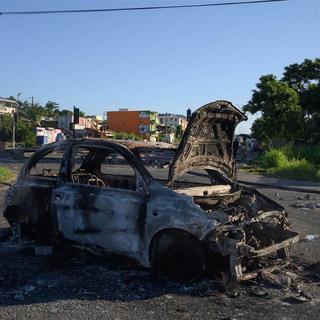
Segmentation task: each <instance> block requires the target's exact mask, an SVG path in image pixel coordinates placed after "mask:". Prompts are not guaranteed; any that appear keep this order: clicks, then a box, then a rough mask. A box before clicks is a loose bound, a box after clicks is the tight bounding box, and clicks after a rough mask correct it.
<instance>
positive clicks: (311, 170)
mask: <svg viewBox="0 0 320 320" xmlns="http://www.w3.org/2000/svg"><path fill="white" fill-rule="evenodd" d="M318 152H319V155H320V147H318V146H315V147H310V146H301V147H285V148H282V149H270V150H268V151H267V152H266V153H265V154H263V155H260V156H258V157H257V158H256V159H255V160H254V164H255V166H252V167H247V168H245V169H244V168H243V169H244V170H243V171H246V172H248V173H256V174H266V175H272V176H276V177H280V178H286V179H294V180H306V181H320V165H319V164H320V158H318Z"/></svg>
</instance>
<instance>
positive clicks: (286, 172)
mask: <svg viewBox="0 0 320 320" xmlns="http://www.w3.org/2000/svg"><path fill="white" fill-rule="evenodd" d="M319 106H320V59H319V58H316V59H314V60H310V59H305V60H304V61H303V62H302V63H300V64H298V63H294V64H291V65H289V66H286V67H285V68H284V72H283V77H282V78H281V79H280V80H279V79H277V77H276V76H275V75H272V74H269V75H263V76H261V77H260V79H259V82H258V83H257V84H256V88H255V89H254V90H253V93H252V97H251V99H250V101H249V102H248V103H247V104H246V105H245V106H244V107H243V110H244V111H246V112H250V113H252V114H256V113H257V114H259V117H258V118H257V119H256V120H255V122H254V123H253V125H252V128H251V130H252V135H253V137H254V138H256V139H257V140H258V141H259V143H260V144H261V145H263V147H264V148H265V150H267V152H266V153H265V154H264V155H262V156H261V155H260V156H258V157H257V159H255V161H254V163H255V167H250V168H247V169H245V170H246V171H247V172H259V173H266V174H271V175H275V176H279V177H284V178H290V179H302V180H309V181H319V180H320V108H319ZM279 146H283V147H282V148H280V147H279Z"/></svg>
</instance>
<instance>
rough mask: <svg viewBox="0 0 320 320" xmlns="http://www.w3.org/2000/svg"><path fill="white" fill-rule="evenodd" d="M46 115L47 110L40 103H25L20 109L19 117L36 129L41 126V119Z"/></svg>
mask: <svg viewBox="0 0 320 320" xmlns="http://www.w3.org/2000/svg"><path fill="white" fill-rule="evenodd" d="M45 115H46V113H45V109H44V108H43V107H42V106H41V105H40V104H38V103H34V104H32V105H31V104H29V103H28V102H27V101H25V102H23V104H22V105H21V106H20V108H19V117H20V118H21V119H23V120H24V121H27V122H28V123H29V124H31V125H32V126H34V127H36V126H39V125H40V121H41V118H42V117H44V116H45Z"/></svg>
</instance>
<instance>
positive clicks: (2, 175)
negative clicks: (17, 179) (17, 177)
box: [0, 167, 14, 183]
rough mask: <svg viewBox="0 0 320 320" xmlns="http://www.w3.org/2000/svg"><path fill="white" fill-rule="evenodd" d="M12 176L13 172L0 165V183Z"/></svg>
mask: <svg viewBox="0 0 320 320" xmlns="http://www.w3.org/2000/svg"><path fill="white" fill-rule="evenodd" d="M13 176H14V174H13V172H12V171H10V170H9V169H7V168H3V167H0V183H1V182H2V183H3V182H8V181H9V180H10V179H12V178H13Z"/></svg>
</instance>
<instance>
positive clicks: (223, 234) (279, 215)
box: [209, 211, 299, 281]
mask: <svg viewBox="0 0 320 320" xmlns="http://www.w3.org/2000/svg"><path fill="white" fill-rule="evenodd" d="M265 219H275V221H276V223H275V224H274V225H276V226H277V228H278V229H279V230H277V231H279V232H277V233H276V236H274V234H272V232H270V235H268V234H267V236H269V239H268V245H265V244H262V245H261V246H259V247H258V248H254V247H253V246H251V245H250V243H248V239H247V234H248V232H247V231H245V230H248V228H250V227H251V226H252V225H258V224H263V223H264V226H265V227H266V229H267V230H268V227H269V225H268V223H265V222H263V221H264V220H265ZM270 226H271V227H270V230H272V226H273V225H272V224H270ZM255 232H256V233H258V232H257V230H255ZM264 232H265V230H264ZM212 236H213V238H214V242H212V240H213V238H212V237H210V238H211V239H210V240H209V241H210V244H211V245H209V248H210V250H212V251H214V252H219V253H220V254H221V255H222V256H225V257H229V277H230V278H231V280H236V281H241V280H248V279H252V278H254V277H256V276H257V275H258V274H259V272H261V271H263V270H262V269H261V270H255V271H254V272H251V273H248V272H247V270H248V267H250V266H249V265H248V264H250V262H251V263H252V262H253V261H254V260H255V259H259V258H261V257H264V256H267V255H271V254H274V253H279V252H281V251H288V249H289V248H291V247H292V245H293V244H295V243H297V242H298V241H299V234H298V233H297V232H294V231H292V230H289V227H288V222H287V220H286V216H285V213H284V212H281V211H270V212H265V213H262V214H261V215H259V216H257V217H255V218H252V219H249V220H245V221H242V222H241V223H239V224H227V225H221V226H219V227H218V228H217V229H216V230H215V232H214V233H213V234H212ZM257 236H259V234H257ZM264 236H266V235H264ZM278 256H281V258H282V259H283V258H284V256H283V255H278Z"/></svg>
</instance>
